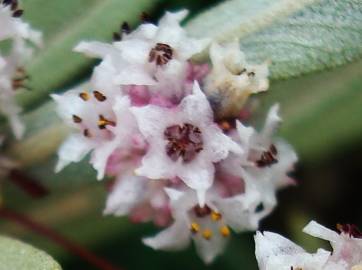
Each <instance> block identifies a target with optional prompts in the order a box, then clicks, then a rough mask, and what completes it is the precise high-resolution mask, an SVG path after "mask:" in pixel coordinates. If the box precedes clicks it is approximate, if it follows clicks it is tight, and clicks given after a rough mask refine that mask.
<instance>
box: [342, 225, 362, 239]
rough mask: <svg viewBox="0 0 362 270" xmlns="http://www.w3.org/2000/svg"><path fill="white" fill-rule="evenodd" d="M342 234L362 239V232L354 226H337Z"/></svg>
mask: <svg viewBox="0 0 362 270" xmlns="http://www.w3.org/2000/svg"><path fill="white" fill-rule="evenodd" d="M337 230H339V231H340V233H345V234H348V235H349V237H354V238H362V232H361V231H360V230H359V229H358V227H357V226H356V225H354V224H337Z"/></svg>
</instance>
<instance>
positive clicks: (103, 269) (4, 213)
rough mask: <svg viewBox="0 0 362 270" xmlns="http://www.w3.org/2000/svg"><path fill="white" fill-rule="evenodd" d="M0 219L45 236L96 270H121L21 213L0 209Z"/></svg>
mask: <svg viewBox="0 0 362 270" xmlns="http://www.w3.org/2000/svg"><path fill="white" fill-rule="evenodd" d="M0 217H1V218H4V219H8V220H10V221H13V222H16V223H18V224H19V225H21V226H24V227H26V228H27V229H29V230H31V231H33V232H35V233H38V234H40V235H43V236H45V237H46V238H48V239H50V240H52V241H54V243H56V244H58V245H59V246H61V247H63V248H64V249H65V250H67V251H69V252H70V253H72V254H74V255H76V256H79V257H81V258H82V259H83V260H84V261H86V262H87V263H89V264H90V265H92V266H94V267H96V268H97V269H100V270H121V269H120V268H117V267H115V266H113V265H111V264H110V263H109V262H108V261H106V260H104V259H103V258H101V257H98V256H97V255H96V254H94V253H92V252H91V251H89V250H87V249H85V248H84V247H82V246H80V245H78V244H77V243H74V242H73V241H71V240H69V239H67V238H65V237H64V236H62V235H61V234H59V233H58V232H56V231H55V230H53V229H52V228H49V227H47V226H45V225H42V224H40V223H37V222H36V221H34V220H32V219H31V218H30V217H27V216H25V215H23V214H21V213H17V212H15V211H13V210H11V209H8V208H5V207H0Z"/></svg>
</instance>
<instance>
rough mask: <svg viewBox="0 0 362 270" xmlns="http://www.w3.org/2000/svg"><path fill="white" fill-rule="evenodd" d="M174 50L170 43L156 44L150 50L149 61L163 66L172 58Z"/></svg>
mask: <svg viewBox="0 0 362 270" xmlns="http://www.w3.org/2000/svg"><path fill="white" fill-rule="evenodd" d="M172 56H173V50H172V48H171V46H170V45H167V44H164V43H157V44H156V46H155V47H154V48H153V49H152V50H151V51H150V54H149V57H148V61H149V62H150V63H152V62H156V65H158V66H162V65H165V64H167V63H168V61H170V60H171V59H172Z"/></svg>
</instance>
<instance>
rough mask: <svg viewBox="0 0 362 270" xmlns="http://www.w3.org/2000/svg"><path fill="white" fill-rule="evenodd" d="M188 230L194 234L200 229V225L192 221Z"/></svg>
mask: <svg viewBox="0 0 362 270" xmlns="http://www.w3.org/2000/svg"><path fill="white" fill-rule="evenodd" d="M190 231H191V232H192V233H193V234H195V233H198V232H199V231H200V225H199V224H197V223H196V222H192V223H191V225H190Z"/></svg>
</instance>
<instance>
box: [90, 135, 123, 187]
mask: <svg viewBox="0 0 362 270" xmlns="http://www.w3.org/2000/svg"><path fill="white" fill-rule="evenodd" d="M99 144H100V145H97V147H96V148H95V149H94V151H93V153H92V158H91V160H90V163H91V164H92V165H93V168H94V169H95V170H96V171H97V179H98V180H101V179H103V177H104V174H105V170H106V165H107V161H108V158H109V157H110V156H111V154H112V153H113V152H114V150H116V149H117V147H118V145H119V142H118V141H117V140H113V141H110V142H104V143H102V142H99Z"/></svg>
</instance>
